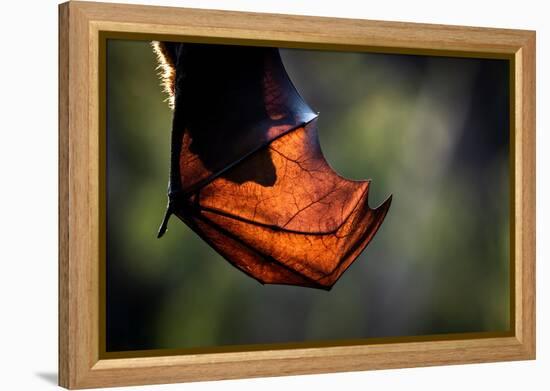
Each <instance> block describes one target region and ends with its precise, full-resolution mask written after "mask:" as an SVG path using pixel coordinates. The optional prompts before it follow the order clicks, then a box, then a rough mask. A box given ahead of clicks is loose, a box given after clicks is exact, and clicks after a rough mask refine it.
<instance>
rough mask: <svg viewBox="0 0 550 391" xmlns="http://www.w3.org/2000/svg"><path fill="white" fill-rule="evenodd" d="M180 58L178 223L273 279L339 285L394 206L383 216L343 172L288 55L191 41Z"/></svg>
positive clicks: (174, 189) (174, 179) (175, 167)
mask: <svg viewBox="0 0 550 391" xmlns="http://www.w3.org/2000/svg"><path fill="white" fill-rule="evenodd" d="M184 45H185V46H184ZM177 52H178V55H177V56H176V58H175V60H174V64H175V69H176V84H175V88H174V91H175V109H174V124H173V130H172V170H171V180H170V190H169V194H170V204H169V208H168V214H167V215H168V216H169V214H170V213H174V214H176V215H177V216H178V217H179V218H180V219H181V220H183V221H184V222H185V223H186V224H188V225H189V226H190V227H191V228H192V229H193V230H194V231H195V232H197V234H199V235H200V236H201V237H202V238H203V239H204V240H205V241H207V242H208V243H209V244H210V245H211V246H212V247H213V248H215V249H216V250H217V251H218V252H219V253H220V254H221V255H222V256H223V257H224V258H225V259H227V260H228V261H229V262H230V263H232V264H233V265H234V266H236V267H237V268H239V269H240V270H242V271H243V272H245V273H247V274H248V275H250V276H252V277H253V278H255V279H257V280H258V281H260V282H262V283H276V284H290V285H300V286H309V287H316V288H323V289H330V287H332V286H333V284H334V283H335V282H336V281H337V279H338V278H339V277H340V276H341V275H342V273H343V272H344V271H345V270H346V269H347V268H348V267H349V265H350V264H351V263H352V262H353V261H354V260H355V259H356V258H357V257H358V256H359V254H360V253H361V252H362V251H363V249H364V248H365V247H366V246H367V244H368V243H369V242H370V240H371V239H372V238H373V236H374V235H375V233H376V232H377V230H378V228H379V227H380V225H381V224H382V221H383V220H384V217H385V215H386V213H387V211H388V208H389V206H390V203H391V198H390V199H388V200H387V201H386V202H384V203H383V204H382V205H381V206H380V207H378V208H376V209H372V208H370V207H369V205H368V190H369V181H351V180H348V179H345V178H342V177H341V176H339V175H338V174H337V173H335V172H334V171H333V170H332V169H331V167H330V166H329V165H328V163H327V162H326V160H325V159H324V157H323V154H322V152H321V148H320V145H319V141H318V136H317V128H316V126H317V114H315V113H314V112H313V111H312V110H311V108H310V107H309V106H308V105H307V104H306V103H305V102H304V101H303V99H302V98H301V97H300V95H299V94H298V93H297V91H296V89H295V88H294V86H293V85H292V83H291V81H290V79H289V78H288V76H287V74H286V72H285V70H284V67H283V65H282V62H281V59H280V57H279V53H278V51H277V50H276V49H269V48H247V47H230V46H212V45H191V46H189V45H188V44H183V45H182V46H181V47H179V48H178V50H177ZM220 59H227V60H226V61H225V62H224V63H223V66H220ZM178 72H179V74H180V75H185V78H184V79H182V80H181V81H178V78H177V75H178ZM212 75H214V76H212ZM165 221H166V219H165ZM163 226H164V228H165V227H166V224H165V223H164V224H163ZM162 232H163V229H162V228H161V233H162Z"/></svg>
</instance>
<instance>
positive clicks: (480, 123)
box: [59, 2, 535, 388]
mask: <svg viewBox="0 0 550 391" xmlns="http://www.w3.org/2000/svg"><path fill="white" fill-rule="evenodd" d="M59 21H60V25H59V38H60V40H59V51H60V53H59V54H60V55H59V59H60V63H59V76H60V77H59V80H60V90H59V91H60V93H59V135H60V138H59V145H60V148H59V153H60V157H59V178H60V183H59V190H60V198H59V205H60V206H59V221H60V224H59V230H60V232H59V238H60V239H59V273H60V274H59V276H60V279H59V327H60V330H59V336H60V338H59V382H60V385H62V386H64V387H66V388H89V387H105V386H123V385H139V384H155V383H171V382H184V381H198V380H214V379H230V378H243V377H261V376H278V375H290V374H307V373H323V372H337V371H349V370H354V371H355V370H369V369H381V368H401V367H412V366H430V365H444V364H462V363H475V362H491V361H505V360H526V359H534V358H535V33H534V32H532V31H523V30H504V29H489V28H477V27H475V28H474V27H459V26H443V25H428V24H413V23H394V22H380V21H368V20H351V19H333V18H319V17H305V16H291V15H271V14H254V13H239V12H227V11H211V10H210V11H207V10H197V9H183V8H168V7H149V6H137V5H119V4H103V3H89V2H68V3H65V4H62V5H60V7H59Z"/></svg>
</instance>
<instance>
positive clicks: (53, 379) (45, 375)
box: [36, 372, 57, 386]
mask: <svg viewBox="0 0 550 391" xmlns="http://www.w3.org/2000/svg"><path fill="white" fill-rule="evenodd" d="M36 376H37V377H39V378H40V379H42V380H44V381H45V382H46V383H50V384H52V385H54V386H56V385H57V372H38V373H36Z"/></svg>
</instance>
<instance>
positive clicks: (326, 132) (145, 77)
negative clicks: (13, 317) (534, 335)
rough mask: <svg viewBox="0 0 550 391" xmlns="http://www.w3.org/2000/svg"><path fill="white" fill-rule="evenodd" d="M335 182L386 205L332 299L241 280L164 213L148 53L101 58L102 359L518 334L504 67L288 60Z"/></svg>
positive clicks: (466, 62) (160, 128)
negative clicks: (513, 313)
mask: <svg viewBox="0 0 550 391" xmlns="http://www.w3.org/2000/svg"><path fill="white" fill-rule="evenodd" d="M281 54H282V57H283V61H284V63H285V66H286V68H287V71H288V73H289V75H290V77H291V79H292V80H293V82H294V84H295V85H296V87H297V88H298V90H299V91H300V92H301V94H302V96H303V97H304V98H305V100H306V101H307V102H308V103H309V104H310V106H311V107H312V108H313V109H314V110H317V111H319V112H320V117H319V121H318V125H319V135H320V139H321V145H322V148H323V151H324V154H325V156H326V158H327V160H328V161H329V163H330V164H331V165H332V167H333V168H334V169H335V170H336V171H338V172H339V173H340V174H342V175H344V176H346V177H349V178H355V179H366V178H371V179H372V180H373V182H372V184H371V190H370V204H371V205H372V206H376V205H378V204H379V203H381V202H382V201H383V200H384V199H385V198H387V197H388V196H389V195H390V194H393V203H392V206H391V208H390V211H389V214H388V216H387V217H386V220H385V222H384V223H383V225H382V227H381V229H380V231H379V232H378V234H377V235H376V236H375V238H374V239H373V241H372V242H371V243H370V244H369V246H368V247H367V249H366V250H365V251H364V252H363V254H362V255H361V256H360V257H359V259H358V260H357V261H356V262H355V263H354V264H353V265H352V266H351V267H350V268H349V269H348V271H347V272H346V273H345V274H344V275H343V276H342V277H341V278H340V280H339V281H338V282H337V283H336V285H335V286H334V288H333V289H332V290H331V291H330V292H325V291H320V290H314V289H308V288H298V287H290V286H276V285H266V286H262V285H260V284H258V283H257V282H256V281H254V280H253V279H251V278H250V277H247V276H246V275H245V274H243V273H241V272H240V271H238V270H237V269H235V268H234V267H233V266H231V265H230V264H229V263H228V262H226V261H225V260H224V259H223V258H222V257H221V256H219V255H218V254H217V253H216V252H215V251H214V250H212V249H211V248H210V247H209V246H208V245H207V244H206V243H204V242H203V241H202V240H201V239H199V238H198V237H197V236H196V235H195V234H194V233H193V232H192V231H191V230H190V229H189V228H187V227H186V226H185V225H184V224H183V223H182V222H181V221H179V220H178V219H175V218H173V219H172V220H171V221H170V226H169V231H168V233H167V234H166V235H165V236H164V237H163V238H162V239H157V238H156V233H157V229H158V226H159V224H160V222H161V219H162V217H163V214H164V210H165V207H166V202H167V198H166V188H167V181H168V170H169V161H170V131H171V111H170V109H169V108H168V105H167V103H166V101H165V100H166V96H165V95H164V94H163V93H162V91H161V87H160V83H159V79H158V77H157V71H156V70H155V68H156V65H157V64H156V59H155V57H154V55H153V52H152V50H151V46H150V44H149V42H143V41H124V40H109V41H108V45H107V350H108V351H126V350H140V349H171V348H190V347H193V348H196V347H214V346H220V345H241V344H254V343H261V344H266V343H284V342H302V341H326V340H338V339H354V338H366V337H388V336H416V335H427V334H439V333H457V332H480V331H504V330H507V329H509V322H510V317H509V315H510V314H509V305H510V303H509V292H510V286H509V272H510V270H509V246H510V243H509V203H510V198H509V186H510V178H509V174H508V168H509V158H508V154H509V127H508V116H509V96H508V83H509V81H508V62H507V61H504V60H482V59H460V58H445V57H426V56H408V55H388V54H366V53H336V52H320V51H305V50H291V49H282V50H281Z"/></svg>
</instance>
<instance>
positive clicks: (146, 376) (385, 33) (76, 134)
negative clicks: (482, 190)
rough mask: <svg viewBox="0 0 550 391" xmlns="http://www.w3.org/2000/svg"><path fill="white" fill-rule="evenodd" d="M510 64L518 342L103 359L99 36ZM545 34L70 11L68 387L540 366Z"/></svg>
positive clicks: (65, 147) (63, 371)
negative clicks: (541, 40) (540, 64)
mask: <svg viewBox="0 0 550 391" xmlns="http://www.w3.org/2000/svg"><path fill="white" fill-rule="evenodd" d="M101 32H119V33H120V32H123V33H128V34H161V35H163V36H165V37H166V36H170V37H179V39H180V40H185V38H186V37H191V38H192V39H193V40H194V41H205V42H211V41H216V42H239V43H242V44H258V43H261V44H264V45H272V46H286V47H306V48H332V49H336V50H355V51H375V52H390V53H414V54H430V55H456V56H465V57H496V58H507V59H509V60H510V64H511V66H512V71H511V78H510V80H511V82H512V83H511V103H512V105H511V126H510V131H511V134H512V140H511V145H512V155H511V156H512V158H511V166H512V167H511V173H512V189H511V195H512V196H513V197H512V200H513V202H512V216H511V221H512V222H513V224H511V227H512V228H511V230H512V232H511V238H512V244H511V249H512V252H511V254H510V255H511V257H513V264H512V265H513V267H512V268H511V274H512V280H511V282H512V284H511V288H510V289H512V302H513V306H512V308H513V311H512V314H511V317H512V318H513V320H514V322H513V329H512V330H511V332H510V334H509V335H507V336H496V337H481V338H475V339H471V338H454V339H449V340H436V339H433V340H417V341H411V342H400V341H396V342H391V341H390V342H386V343H376V344H358V345H347V346H331V347H301V348H300V347H297V348H292V349H277V350H272V349H265V350H260V351H237V352H219V353H203V354H186V355H171V356H160V357H134V358H110V359H104V358H102V357H101V354H100V351H101V349H100V340H101V336H100V332H99V329H100V327H99V324H100V323H99V322H100V320H101V314H100V307H101V303H100V300H99V297H100V291H101V289H102V288H104V287H102V283H101V281H100V278H99V276H100V263H99V259H100V256H101V254H100V252H101V239H100V228H101V225H102V219H103V218H104V216H102V215H101V213H100V209H101V208H100V207H101V203H102V196H101V195H100V189H101V183H100V182H101V178H102V171H103V170H104V169H105V167H104V166H102V164H101V159H100V152H101V151H100V150H101V149H100V143H101V142H102V136H101V134H100V133H101V132H100V129H101V127H100V121H102V118H100V115H99V113H100V106H101V104H102V102H100V98H99V71H98V64H99V39H100V38H99V37H100V35H101ZM535 201H536V200H535V32H533V31H524V30H505V29H489V28H477V27H476V28H473V27H458V26H444V25H430V24H414V23H394V22H380V21H369V20H352V19H334V18H320V17H305V16H290V15H273V14H258V13H241V12H227V11H207V10H197V9H183V8H168V7H149V6H137V5H120V4H105V3H88V2H72V1H71V2H69V3H64V4H61V5H60V6H59V384H60V385H62V386H64V387H67V388H90V387H103V386H122V385H139V384H155V383H173V382H184V381H198V380H213V379H232V378H243V377H261V376H278V375H291V374H307V373H309V374H311V373H325V372H339V371H352V370H353V371H355V370H369V369H380V368H398V367H414V366H430V365H443V364H462V363H475V362H490V361H505V360H525V359H534V358H535Z"/></svg>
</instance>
